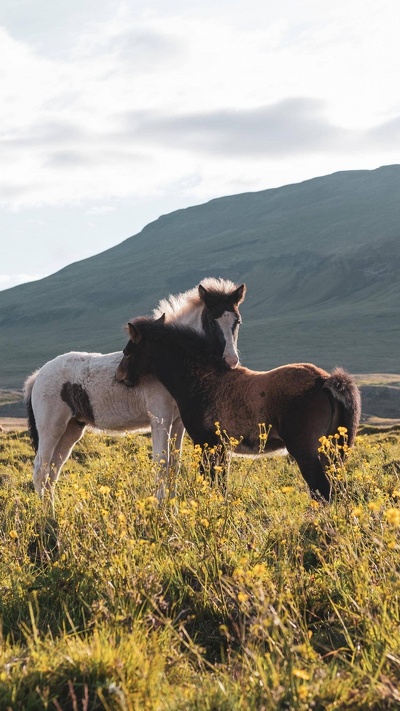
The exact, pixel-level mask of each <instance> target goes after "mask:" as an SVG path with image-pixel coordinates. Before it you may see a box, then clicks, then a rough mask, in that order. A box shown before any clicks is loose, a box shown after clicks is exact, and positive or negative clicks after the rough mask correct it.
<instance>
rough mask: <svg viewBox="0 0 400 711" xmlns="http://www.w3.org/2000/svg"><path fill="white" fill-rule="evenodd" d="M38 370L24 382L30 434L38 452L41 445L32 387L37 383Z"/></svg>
mask: <svg viewBox="0 0 400 711" xmlns="http://www.w3.org/2000/svg"><path fill="white" fill-rule="evenodd" d="M38 372H39V371H38V370H35V372H34V373H32V375H30V376H29V377H28V378H27V379H26V380H25V383H24V401H25V405H26V409H27V413H28V427H29V434H30V436H31V440H32V445H33V448H34V450H35V452H37V450H38V447H39V433H38V430H37V427H36V419H35V413H34V412H33V407H32V388H33V386H34V384H35V380H36V376H37V374H38Z"/></svg>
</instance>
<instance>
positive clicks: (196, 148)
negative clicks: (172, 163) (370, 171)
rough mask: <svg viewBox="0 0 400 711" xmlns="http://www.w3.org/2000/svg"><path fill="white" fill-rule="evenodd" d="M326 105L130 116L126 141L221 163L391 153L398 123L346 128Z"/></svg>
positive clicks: (289, 102)
mask: <svg viewBox="0 0 400 711" xmlns="http://www.w3.org/2000/svg"><path fill="white" fill-rule="evenodd" d="M327 109H328V107H327V105H326V103H325V102H323V101H321V100H317V99H312V98H307V97H292V98H287V99H284V100H282V101H279V102H276V103H275V104H271V105H267V106H258V107H255V108H253V109H242V110H235V109H225V110H220V111H213V112H197V113H192V114H186V115H182V114H175V115H169V116H161V115H159V116H157V115H154V114H147V115H145V116H144V115H143V114H142V113H135V112H134V113H130V114H128V115H127V116H126V117H125V118H123V122H124V124H125V127H126V139H127V140H131V141H136V140H138V139H139V140H140V141H142V142H147V143H149V144H152V143H153V144H154V142H157V143H159V144H160V145H162V146H163V147H164V148H167V147H168V148H169V149H170V150H171V149H174V150H177V151H182V150H185V151H192V152H195V153H196V152H197V153H198V154H208V155H212V156H216V155H219V156H222V157H225V158H240V157H249V158H252V159H254V158H262V159H264V158H272V159H277V158H281V157H282V158H288V157H290V156H295V155H305V154H312V153H321V154H330V153H342V154H343V155H348V154H354V155H356V154H358V153H361V152H362V151H365V150H368V151H371V152H373V151H374V150H376V149H382V148H383V149H388V150H389V149H391V148H392V147H393V144H394V143H396V144H397V145H398V143H399V139H400V117H399V118H397V117H396V118H394V119H392V120H390V121H386V122H383V123H382V124H378V125H376V126H373V127H372V128H368V129H364V128H359V129H357V128H345V127H343V126H340V125H335V124H334V123H333V122H332V121H331V120H329V119H328V118H327V113H328V110H327Z"/></svg>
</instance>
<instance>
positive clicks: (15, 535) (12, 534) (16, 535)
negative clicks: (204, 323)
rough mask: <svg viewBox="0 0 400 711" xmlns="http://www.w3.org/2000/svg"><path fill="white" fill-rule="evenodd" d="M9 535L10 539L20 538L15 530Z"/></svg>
mask: <svg viewBox="0 0 400 711" xmlns="http://www.w3.org/2000/svg"><path fill="white" fill-rule="evenodd" d="M8 535H9V536H10V538H14V539H15V538H18V533H17V532H16V531H14V529H13V530H12V531H10V532H9V534H8Z"/></svg>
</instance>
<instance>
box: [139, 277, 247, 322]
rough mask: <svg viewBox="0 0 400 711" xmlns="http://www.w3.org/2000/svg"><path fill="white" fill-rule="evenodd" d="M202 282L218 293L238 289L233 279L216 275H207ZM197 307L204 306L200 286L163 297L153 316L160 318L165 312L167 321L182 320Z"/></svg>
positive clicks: (205, 286)
mask: <svg viewBox="0 0 400 711" xmlns="http://www.w3.org/2000/svg"><path fill="white" fill-rule="evenodd" d="M200 284H202V286H204V288H205V289H207V291H213V292H215V293H217V294H231V293H232V292H233V291H234V290H235V289H237V284H234V283H233V281H230V280H229V279H222V278H221V277H219V278H218V279H217V278H216V277H206V278H205V279H202V280H201V282H200ZM196 308H198V309H202V308H203V302H202V300H201V299H200V296H199V289H198V286H195V287H194V288H193V289H189V290H188V291H184V292H183V293H181V294H175V295H173V294H170V295H169V296H167V298H166V299H161V301H160V302H159V304H158V305H157V306H156V308H155V309H154V310H153V316H154V318H160V316H162V315H163V314H165V321H166V322H167V323H168V322H170V321H175V320H177V319H179V320H181V319H182V318H184V317H185V316H186V315H187V314H188V312H190V311H193V310H194V309H196Z"/></svg>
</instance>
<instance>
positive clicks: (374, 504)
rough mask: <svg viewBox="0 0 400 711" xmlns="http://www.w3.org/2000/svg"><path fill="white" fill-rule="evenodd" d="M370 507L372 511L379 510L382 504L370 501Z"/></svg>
mask: <svg viewBox="0 0 400 711" xmlns="http://www.w3.org/2000/svg"><path fill="white" fill-rule="evenodd" d="M368 508H369V510H370V511H379V509H380V506H379V504H378V503H377V502H376V501H370V502H369V504H368Z"/></svg>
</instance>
